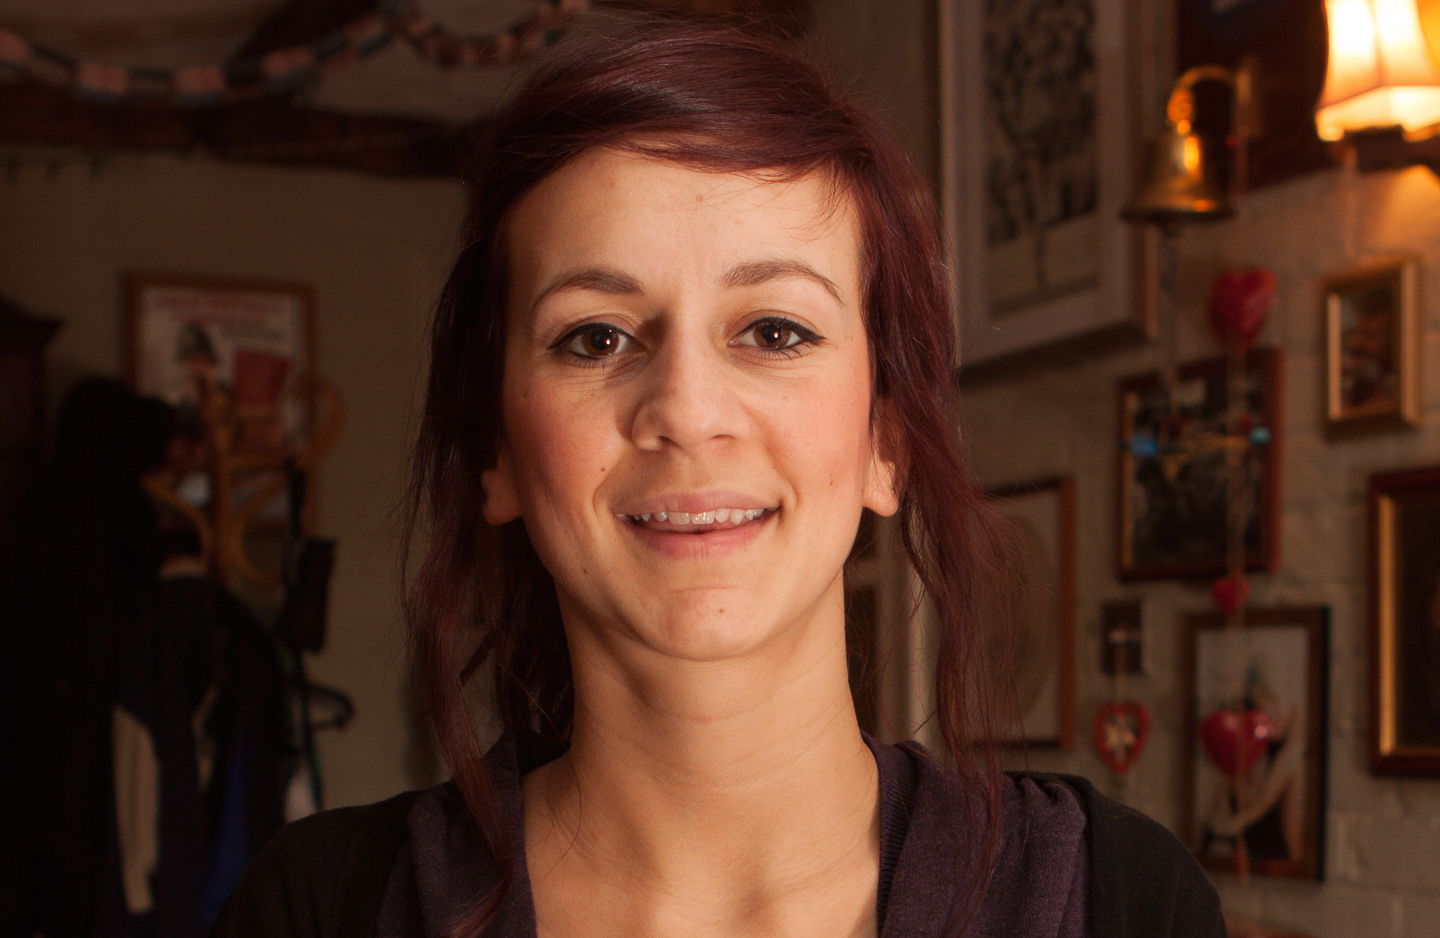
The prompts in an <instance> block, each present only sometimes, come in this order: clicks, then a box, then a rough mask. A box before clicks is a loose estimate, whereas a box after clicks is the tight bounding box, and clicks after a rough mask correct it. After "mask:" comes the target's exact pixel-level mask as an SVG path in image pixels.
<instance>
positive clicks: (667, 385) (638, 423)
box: [631, 341, 747, 450]
mask: <svg viewBox="0 0 1440 938" xmlns="http://www.w3.org/2000/svg"><path fill="white" fill-rule="evenodd" d="M737 378H738V375H736V374H735V370H734V368H733V367H731V366H730V363H729V362H728V361H727V360H726V356H725V355H724V354H723V352H722V351H720V350H716V349H713V348H710V347H707V345H706V343H704V342H701V341H690V342H681V341H676V342H673V343H668V344H667V345H666V346H665V347H662V348H661V349H660V350H659V352H658V353H657V354H656V355H655V357H654V358H652V359H651V360H650V361H649V362H648V363H647V364H646V367H645V373H644V374H643V375H641V376H640V377H639V378H638V380H637V381H636V383H635V387H636V390H637V393H638V400H637V401H636V405H635V417H634V422H633V425H632V429H631V435H632V438H633V439H634V441H635V444H636V445H637V446H639V447H640V448H641V449H645V450H662V449H664V448H666V447H667V446H675V447H679V448H681V449H693V448H696V447H699V446H702V445H704V444H706V443H709V442H711V441H716V440H724V439H734V438H736V437H738V436H739V435H741V434H742V433H743V432H744V427H745V424H746V419H747V418H746V414H745V408H744V406H743V405H742V403H741V399H740V396H739V388H738V386H737V382H736V379H737Z"/></svg>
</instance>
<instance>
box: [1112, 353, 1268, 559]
mask: <svg viewBox="0 0 1440 938" xmlns="http://www.w3.org/2000/svg"><path fill="white" fill-rule="evenodd" d="M1240 385H1241V391H1242V393H1243V403H1242V407H1243V418H1242V428H1243V429H1246V430H1248V433H1247V434H1245V435H1244V436H1241V437H1240V438H1239V439H1232V438H1231V437H1230V435H1229V434H1228V432H1227V431H1228V424H1227V414H1226V411H1227V407H1228V400H1229V393H1230V392H1229V381H1228V376H1227V369H1226V362H1225V358H1224V357H1223V356H1222V357H1219V358H1211V359H1206V360H1203V361H1197V362H1191V363H1189V364H1186V365H1182V366H1181V367H1180V368H1179V369H1178V370H1177V372H1176V378H1175V382H1174V387H1173V389H1170V390H1167V388H1166V385H1165V382H1164V381H1163V380H1162V379H1161V377H1160V375H1159V374H1148V375H1139V376H1136V377H1132V378H1127V379H1125V380H1124V381H1122V382H1121V383H1120V395H1119V396H1120V432H1121V439H1120V447H1119V448H1120V461H1119V464H1120V486H1119V488H1120V491H1119V497H1118V501H1117V505H1118V516H1119V537H1118V548H1119V556H1118V560H1117V576H1119V578H1120V579H1122V580H1157V579H1170V578H1190V577H1194V578H1205V577H1214V576H1219V575H1221V574H1222V573H1224V572H1225V570H1226V545H1227V533H1228V532H1227V527H1228V524H1227V519H1228V514H1227V512H1228V509H1229V499H1230V497H1231V495H1230V492H1229V490H1228V487H1227V479H1228V470H1227V465H1226V459H1227V452H1228V451H1230V450H1231V449H1232V448H1236V447H1238V448H1240V449H1241V451H1242V455H1241V457H1240V458H1241V460H1242V465H1243V472H1244V478H1245V480H1246V485H1245V489H1246V491H1247V495H1246V497H1245V500H1244V504H1243V511H1244V515H1245V521H1244V529H1245V568H1246V569H1247V570H1251V571H1271V570H1274V569H1275V566H1276V563H1277V561H1278V549H1277V547H1278V536H1279V531H1278V523H1279V521H1278V518H1279V502H1280V443H1281V440H1280V413H1281V407H1280V388H1281V386H1282V383H1281V357H1280V352H1279V351H1278V350H1276V349H1254V350H1252V351H1251V352H1250V354H1249V356H1248V358H1247V360H1246V365H1245V374H1244V376H1243V377H1242V379H1241V381H1240Z"/></svg>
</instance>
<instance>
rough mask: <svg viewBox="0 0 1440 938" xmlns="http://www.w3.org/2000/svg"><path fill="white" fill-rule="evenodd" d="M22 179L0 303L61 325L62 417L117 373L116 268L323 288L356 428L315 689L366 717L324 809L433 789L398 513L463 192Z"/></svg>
mask: <svg viewBox="0 0 1440 938" xmlns="http://www.w3.org/2000/svg"><path fill="white" fill-rule="evenodd" d="M8 155H9V154H7V156H8ZM11 165H12V168H13V172H12V173H11V174H10V175H8V176H5V177H0V292H3V293H4V294H6V295H7V296H9V297H10V298H11V299H12V300H14V301H16V302H18V303H20V304H21V305H22V306H25V307H27V308H30V309H32V310H34V311H36V312H39V313H43V314H46V315H50V316H55V317H58V318H61V319H63V320H64V322H65V326H64V329H63V331H62V332H61V333H60V335H59V337H58V338H57V340H56V341H55V343H54V344H53V345H52V346H51V349H50V355H49V359H48V363H49V369H50V374H49V381H48V384H49V396H50V400H51V402H52V406H53V404H54V402H55V401H57V400H58V399H59V397H60V396H61V395H62V394H63V393H64V389H65V388H66V387H67V386H68V385H69V383H70V382H71V381H73V380H74V379H75V378H76V377H78V376H80V375H84V374H97V373H98V374H111V375H119V374H123V363H122V355H123V354H124V351H123V350H124V347H125V344H124V336H123V334H122V330H123V318H122V315H123V312H122V306H121V293H120V275H121V272H122V271H127V270H149V271H173V272H180V273H186V274H197V275H207V274H208V275H215V276H224V277H242V278H243V277H249V278H268V279H276V280H288V281H299V282H302V283H307V284H310V285H312V286H313V287H314V291H315V303H316V316H317V322H316V336H317V346H318V347H317V350H316V363H317V367H318V369H319V370H320V372H321V373H322V374H324V375H325V376H327V377H328V378H329V379H331V380H332V381H333V382H334V383H335V384H336V385H337V386H338V388H339V390H340V393H341V395H342V397H343V399H344V402H345V405H346V407H347V410H348V424H347V426H346V429H345V433H344V435H343V437H342V438H341V440H340V443H339V445H338V447H337V448H336V450H335V452H334V454H333V455H332V457H331V459H330V461H329V462H328V463H327V464H326V465H325V466H324V468H323V469H322V471H321V473H320V479H319V499H320V502H319V506H320V517H319V532H320V533H322V534H324V535H327V536H332V537H334V538H336V539H337V541H338V548H337V551H338V556H337V563H336V569H335V573H334V579H333V581H332V598H331V608H330V635H329V644H328V646H327V648H326V649H325V651H324V652H323V653H321V654H320V655H318V656H317V657H316V658H315V660H314V662H313V665H312V667H311V676H312V677H313V679H315V680H317V681H320V682H322V683H325V684H329V685H331V686H333V687H336V688H339V689H341V690H344V691H345V692H346V693H348V694H350V695H352V697H353V698H354V699H355V702H356V705H357V710H358V715H357V716H356V718H355V720H354V722H353V723H352V724H351V725H350V726H349V727H348V728H347V729H345V730H343V731H340V732H334V731H331V732H327V733H324V734H322V735H321V737H320V753H321V759H322V765H323V771H324V773H325V778H326V789H327V793H328V803H329V804H331V805H341V804H353V803H359V802H366V801H374V800H376V799H379V798H382V797H385V796H387V795H390V794H392V793H394V792H396V791H399V790H401V789H403V788H409V787H414V786H415V785H417V784H424V783H427V782H428V781H429V780H430V778H431V776H432V774H433V768H432V767H431V766H429V765H428V764H427V763H426V760H425V746H424V745H423V740H424V737H423V735H417V734H416V733H414V732H413V731H412V719H411V717H410V715H409V713H408V709H407V707H406V705H405V701H404V686H405V682H404V673H403V660H404V656H403V628H402V623H401V618H400V612H399V605H398V603H399V590H398V586H397V582H398V578H397V575H396V574H397V570H398V558H397V550H398V541H397V536H396V529H397V519H398V515H397V508H398V506H399V505H400V502H401V494H402V491H403V485H404V482H405V473H406V459H407V456H408V450H409V446H410V443H411V437H412V433H413V428H414V419H415V417H414V415H415V413H416V411H417V403H418V399H419V398H418V388H419V383H420V376H421V344H422V339H423V332H424V329H425V323H426V320H427V317H428V314H429V311H430V309H431V307H432V304H433V302H434V299H435V297H436V296H437V294H438V290H439V285H440V283H441V281H442V279H443V276H444V273H445V270H446V268H447V266H448V263H449V260H450V257H451V255H452V253H453V249H454V237H455V231H456V229H457V226H458V224H459V221H460V219H461V216H462V213H463V209H464V205H463V197H462V194H461V191H460V187H459V185H458V184H454V183H449V182H443V181H395V180H384V179H378V178H374V177H367V176H362V175H358V174H353V173H342V172H334V171H315V170H291V169H272V168H263V167H242V166H233V165H225V164H220V163H216V162H212V161H207V160H202V159H182V158H175V157H170V156H147V155H114V156H110V155H107V156H105V157H103V158H102V159H100V160H99V161H98V162H96V163H94V164H93V165H92V164H91V163H90V162H88V161H84V160H79V159H77V158H76V156H75V155H74V154H71V155H69V156H65V157H62V156H60V155H58V154H43V153H28V154H20V155H19V158H18V159H17V160H15V161H13V162H12V163H11Z"/></svg>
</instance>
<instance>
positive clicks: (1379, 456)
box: [817, 0, 1440, 938]
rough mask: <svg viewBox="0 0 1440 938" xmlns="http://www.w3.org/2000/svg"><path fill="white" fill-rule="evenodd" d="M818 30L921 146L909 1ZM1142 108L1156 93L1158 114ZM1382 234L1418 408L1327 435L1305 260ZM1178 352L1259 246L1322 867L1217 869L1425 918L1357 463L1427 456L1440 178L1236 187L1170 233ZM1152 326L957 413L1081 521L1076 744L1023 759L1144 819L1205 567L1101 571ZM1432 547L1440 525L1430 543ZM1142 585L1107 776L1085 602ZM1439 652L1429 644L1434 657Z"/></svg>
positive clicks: (1353, 910) (1201, 344)
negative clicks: (1129, 750)
mask: <svg viewBox="0 0 1440 938" xmlns="http://www.w3.org/2000/svg"><path fill="white" fill-rule="evenodd" d="M817 7H818V16H817V18H818V23H819V28H820V30H821V37H820V44H821V46H822V47H823V48H824V49H826V50H827V51H828V53H829V57H830V60H831V62H832V63H833V64H834V65H835V66H836V67H837V68H839V69H840V70H841V71H842V73H845V74H847V75H848V76H849V77H850V78H851V79H852V80H853V81H855V82H857V83H858V84H859V85H860V87H861V89H862V91H863V92H864V93H865V94H866V96H867V97H869V98H870V99H871V100H872V101H874V102H875V103H876V104H877V106H878V107H879V108H880V109H881V110H882V111H884V112H885V113H887V114H888V116H890V117H891V119H892V120H895V121H897V122H899V123H900V124H901V128H900V130H901V136H902V139H904V140H905V141H906V142H907V143H909V144H910V145H911V146H914V147H917V148H929V149H928V150H926V151H925V152H922V153H921V154H920V155H918V156H917V163H919V165H921V166H927V165H933V160H934V157H933V153H934V149H933V147H934V144H933V141H934V139H935V127H934V123H933V115H932V111H931V108H932V107H933V101H934V92H933V90H932V87H931V86H930V85H929V84H928V82H929V80H930V79H929V77H928V76H929V75H930V74H933V72H932V71H931V68H932V66H931V65H930V64H929V63H931V62H933V56H932V53H931V44H932V43H933V42H934V35H935V34H934V31H933V28H931V26H930V23H931V20H930V19H929V17H930V15H931V9H932V4H931V3H928V2H920V0H889V2H886V3H883V4H881V3H866V2H863V0H821V2H817ZM1158 119H1159V112H1158V109H1157V113H1156V120H1157V121H1158ZM1397 253H1409V254H1416V255H1418V256H1419V257H1420V261H1421V274H1422V283H1421V297H1422V299H1421V304H1422V315H1423V320H1424V328H1423V333H1424V344H1423V349H1422V352H1423V359H1424V362H1425V364H1426V366H1428V367H1426V368H1425V369H1424V370H1423V373H1422V374H1423V382H1424V384H1423V402H1424V423H1423V426H1422V427H1421V428H1420V429H1418V430H1408V431H1396V432H1388V433H1382V434H1378V435H1371V436H1365V437H1358V438H1354V439H1349V440H1344V441H1338V442H1327V440H1326V439H1325V437H1324V435H1323V432H1322V430H1323V411H1322V400H1321V382H1322V371H1321V363H1322V358H1321V351H1322V350H1321V341H1322V334H1323V320H1322V318H1321V312H1320V280H1321V278H1323V277H1324V276H1326V275H1328V274H1330V273H1334V272H1337V271H1339V270H1343V269H1346V268H1348V267H1352V266H1354V265H1356V264H1357V263H1360V262H1363V261H1366V260H1369V259H1373V258H1376V257H1382V256H1386V255H1391V254H1397ZM1178 265H1179V271H1180V276H1179V280H1180V287H1179V296H1180V307H1181V308H1180V309H1179V311H1178V316H1177V319H1176V322H1177V327H1178V330H1179V332H1178V341H1179V358H1180V359H1181V360H1188V359H1190V358H1195V357H1203V356H1209V355H1213V354H1216V353H1217V352H1218V351H1219V349H1218V346H1217V345H1215V344H1214V340H1213V339H1211V338H1210V337H1209V335H1208V333H1207V331H1206V329H1205V328H1204V327H1203V325H1202V309H1201V307H1202V304H1203V302H1204V298H1205V296H1206V293H1207V291H1208V285H1209V282H1210V279H1211V278H1212V277H1213V276H1214V275H1215V274H1216V273H1218V272H1219V271H1221V270H1224V269H1227V268H1230V267H1234V266H1240V265H1263V266H1266V267H1269V268H1270V269H1272V270H1273V271H1274V272H1275V273H1276V275H1277V276H1278V278H1279V290H1278V294H1277V297H1276V301H1275V304H1274V307H1273V309H1272V311H1271V316H1270V321H1269V324H1268V326H1267V328H1266V331H1265V333H1264V334H1263V336H1262V337H1261V342H1262V344H1268V345H1274V346H1277V347H1279V348H1280V349H1282V350H1283V353H1284V356H1285V382H1284V395H1283V400H1284V416H1283V420H1284V434H1285V437H1284V443H1283V452H1282V454H1281V455H1282V466H1283V470H1282V471H1283V481H1282V486H1281V490H1282V493H1283V498H1282V504H1281V565H1280V569H1279V570H1278V571H1277V572H1276V573H1275V574H1273V575H1268V576H1256V577H1254V578H1253V586H1254V593H1253V596H1252V602H1253V603H1255V604H1257V605H1275V604H1290V603H1297V604H1298V603H1307V604H1325V605H1328V606H1329V607H1330V609H1331V626H1330V651H1331V666H1330V673H1329V675H1328V683H1329V694H1330V701H1329V725H1330V738H1329V745H1328V750H1329V751H1328V765H1327V769H1328V773H1329V808H1328V814H1327V819H1326V820H1327V836H1326V844H1325V847H1326V862H1327V867H1328V869H1327V875H1326V880H1325V882H1324V883H1323V884H1318V883H1311V882H1300V881H1279V880H1267V879H1262V878H1254V879H1252V881H1251V884H1250V886H1249V889H1248V894H1246V893H1245V892H1244V891H1242V889H1241V888H1240V886H1239V885H1238V884H1237V882H1236V881H1235V879H1234V878H1233V877H1231V876H1228V875H1225V874H1217V875H1215V877H1214V879H1215V882H1216V884H1217V886H1218V887H1219V889H1220V891H1221V894H1222V897H1223V899H1224V900H1225V903H1226V905H1227V907H1228V908H1230V909H1233V910H1235V911H1238V912H1241V913H1242V914H1245V915H1248V916H1250V917H1252V918H1259V919H1262V920H1265V921H1268V922H1272V923H1275V924H1279V925H1285V926H1289V927H1291V928H1296V929H1302V930H1304V931H1305V932H1308V933H1310V934H1312V935H1315V936H1320V938H1332V936H1333V938H1340V936H1350V935H1366V936H1367V938H1369V936H1385V938H1398V936H1411V938H1419V936H1422V935H1423V936H1426V938H1430V936H1433V935H1435V934H1436V922H1440V780H1426V779H1414V780H1402V779H1391V778H1380V777H1377V776H1373V775H1371V774H1370V773H1369V771H1368V768H1367V757H1366V753H1367V745H1368V742H1367V740H1368V705H1369V704H1368V694H1369V671H1368V667H1369V665H1368V662H1369V658H1368V650H1367V634H1368V633H1367V619H1366V614H1367V613H1366V609H1367V606H1366V603H1367V586H1366V569H1367V568H1366V539H1367V533H1366V505H1365V495H1366V480H1367V477H1368V476H1369V475H1370V474H1371V473H1374V472H1379V471H1385V470H1389V469H1399V468H1406V467H1412V466H1419V465H1436V464H1440V181H1437V180H1436V179H1435V178H1434V177H1433V176H1431V175H1430V174H1428V173H1427V172H1426V171H1424V170H1420V169H1413V170H1409V171H1405V172H1392V173H1384V174H1378V175H1374V176H1365V177H1361V176H1358V175H1356V174H1354V173H1353V172H1346V171H1341V170H1332V171H1328V172H1325V173H1320V174H1317V175H1314V176H1311V177H1308V178H1305V179H1301V180H1298V181H1294V182H1291V183H1288V184H1284V185H1281V186H1277V187H1274V188H1272V189H1269V190H1265V191H1261V192H1256V193H1253V194H1252V195H1251V196H1250V198H1248V199H1247V200H1246V202H1245V203H1244V206H1243V208H1242V213H1241V215H1240V217H1238V218H1236V219H1235V220H1233V221H1230V222H1227V223H1224V224H1222V225H1219V226H1216V227H1212V228H1207V229H1203V230H1196V231H1191V232H1187V233H1186V234H1184V235H1183V237H1182V242H1181V245H1180V248H1179V257H1178ZM1158 362H1159V353H1158V350H1157V348H1156V347H1155V346H1154V345H1150V346H1146V347H1142V348H1131V349H1129V350H1120V351H1112V352H1110V353H1108V354H1103V355H1095V356H1093V357H1090V358H1088V359H1086V360H1082V361H1073V360H1072V361H1069V362H1054V361H1051V362H1045V363H1043V364H1041V365H1040V366H1038V367H1033V368H1017V369H1012V370H1010V371H1008V372H1002V373H1001V375H1000V376H999V377H997V378H993V379H991V380H988V381H987V382H986V383H984V384H980V385H978V386H971V387H966V388H965V393H964V397H965V404H964V416H965V433H966V436H967V439H968V440H969V441H970V450H971V457H972V459H973V460H974V462H975V465H976V467H977V470H978V472H979V474H980V476H981V478H982V480H983V481H984V482H985V483H987V484H994V485H998V484H1003V483H1007V482H1015V481H1021V480H1025V479H1030V478H1037V477H1041V476H1046V475H1052V474H1058V473H1069V474H1072V475H1074V476H1075V477H1076V479H1077V490H1078V491H1077V496H1078V498H1077V516H1078V530H1079V547H1078V551H1077V563H1078V597H1077V599H1078V602H1077V625H1078V629H1079V636H1078V656H1077V669H1078V674H1077V706H1076V716H1077V721H1078V725H1077V731H1078V732H1077V746H1076V748H1075V750H1074V751H1073V752H1049V753H1046V752H1037V753H1035V754H1033V755H1031V756H1030V757H1028V760H1025V759H1016V760H1013V761H1014V762H1016V764H1020V763H1022V762H1028V765H1029V766H1030V767H1033V768H1037V769H1045V770H1058V771H1067V772H1078V773H1080V774H1084V775H1088V776H1090V777H1092V778H1094V779H1096V780H1097V781H1099V782H1100V783H1101V785H1102V788H1104V789H1105V790H1107V791H1108V792H1109V793H1111V794H1112V795H1114V796H1116V797H1118V798H1120V799H1122V800H1124V801H1127V802H1129V803H1131V804H1134V805H1136V806H1137V807H1139V808H1140V809H1142V810H1144V811H1145V812H1147V813H1149V814H1151V815H1152V816H1154V817H1156V818H1158V819H1159V820H1161V821H1162V822H1164V823H1166V824H1168V825H1171V826H1172V827H1175V826H1176V825H1178V824H1179V822H1180V811H1181V798H1182V776H1181V768H1180V767H1181V765H1182V763H1183V761H1184V753H1183V752H1182V751H1181V746H1180V738H1181V734H1182V727H1183V723H1182V719H1183V707H1184V705H1185V702H1184V701H1183V700H1182V697H1183V695H1184V693H1185V690H1184V687H1183V685H1182V681H1181V676H1180V675H1181V662H1182V660H1183V655H1184V647H1183V645H1184V643H1183V640H1182V635H1181V631H1180V630H1181V625H1182V622H1181V619H1182V616H1183V614H1184V613H1186V612H1188V611H1192V610H1205V609H1208V608H1211V607H1210V601H1209V598H1208V596H1207V591H1206V588H1205V586H1204V585H1200V586H1193V585H1184V584H1181V583H1178V582H1162V583H1145V584H1131V585H1121V584H1120V583H1119V582H1118V581H1117V580H1116V579H1115V576H1114V559H1113V558H1114V556H1115V521H1114V518H1115V488H1116V484H1115V473H1116V471H1117V469H1116V463H1117V459H1118V455H1117V450H1118V447H1119V442H1118V440H1119V430H1118V427H1117V423H1118V419H1117V404H1116V383H1117V382H1118V381H1119V380H1120V379H1121V378H1123V377H1125V376H1128V375H1131V374H1135V373H1139V372H1145V371H1149V370H1151V369H1153V368H1154V367H1155V366H1156V365H1157V364H1158ZM1436 549H1437V550H1440V544H1437V548H1436ZM1122 597H1143V598H1145V599H1146V600H1147V607H1146V621H1145V629H1146V634H1145V640H1146V644H1147V646H1148V647H1147V656H1148V666H1149V671H1148V674H1147V675H1146V676H1144V677H1142V678H1140V679H1138V680H1134V679H1132V681H1131V685H1130V693H1131V694H1132V695H1135V696H1139V697H1140V698H1141V699H1143V700H1144V701H1145V702H1146V704H1147V705H1148V706H1149V708H1150V710H1151V712H1152V714H1153V717H1154V720H1155V729H1154V731H1153V733H1152V735H1151V738H1150V742H1149V746H1148V748H1147V749H1146V750H1145V752H1144V755H1143V756H1142V757H1141V759H1140V761H1139V763H1138V764H1137V765H1136V766H1135V768H1134V769H1133V770H1132V771H1131V773H1130V776H1129V778H1128V779H1127V781H1126V782H1125V784H1124V785H1123V787H1122V786H1117V785H1115V784H1114V783H1113V782H1110V781H1108V780H1107V777H1108V771H1107V770H1106V769H1105V767H1104V766H1103V765H1102V763H1101V762H1100V761H1099V759H1098V758H1097V757H1096V756H1095V755H1094V754H1093V753H1092V752H1091V750H1090V747H1089V743H1088V735H1089V728H1088V724H1089V720H1090V717H1091V715H1092V714H1093V713H1094V711H1095V708H1096V707H1097V706H1098V705H1099V704H1100V703H1102V702H1104V701H1106V700H1108V699H1109V698H1110V685H1109V679H1108V678H1106V677H1104V676H1102V675H1101V673H1100V668H1099V623H1098V615H1099V606H1100V604H1101V603H1102V602H1104V601H1107V600H1110V599H1116V598H1122ZM1436 666H1437V667H1440V662H1437V663H1436Z"/></svg>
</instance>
